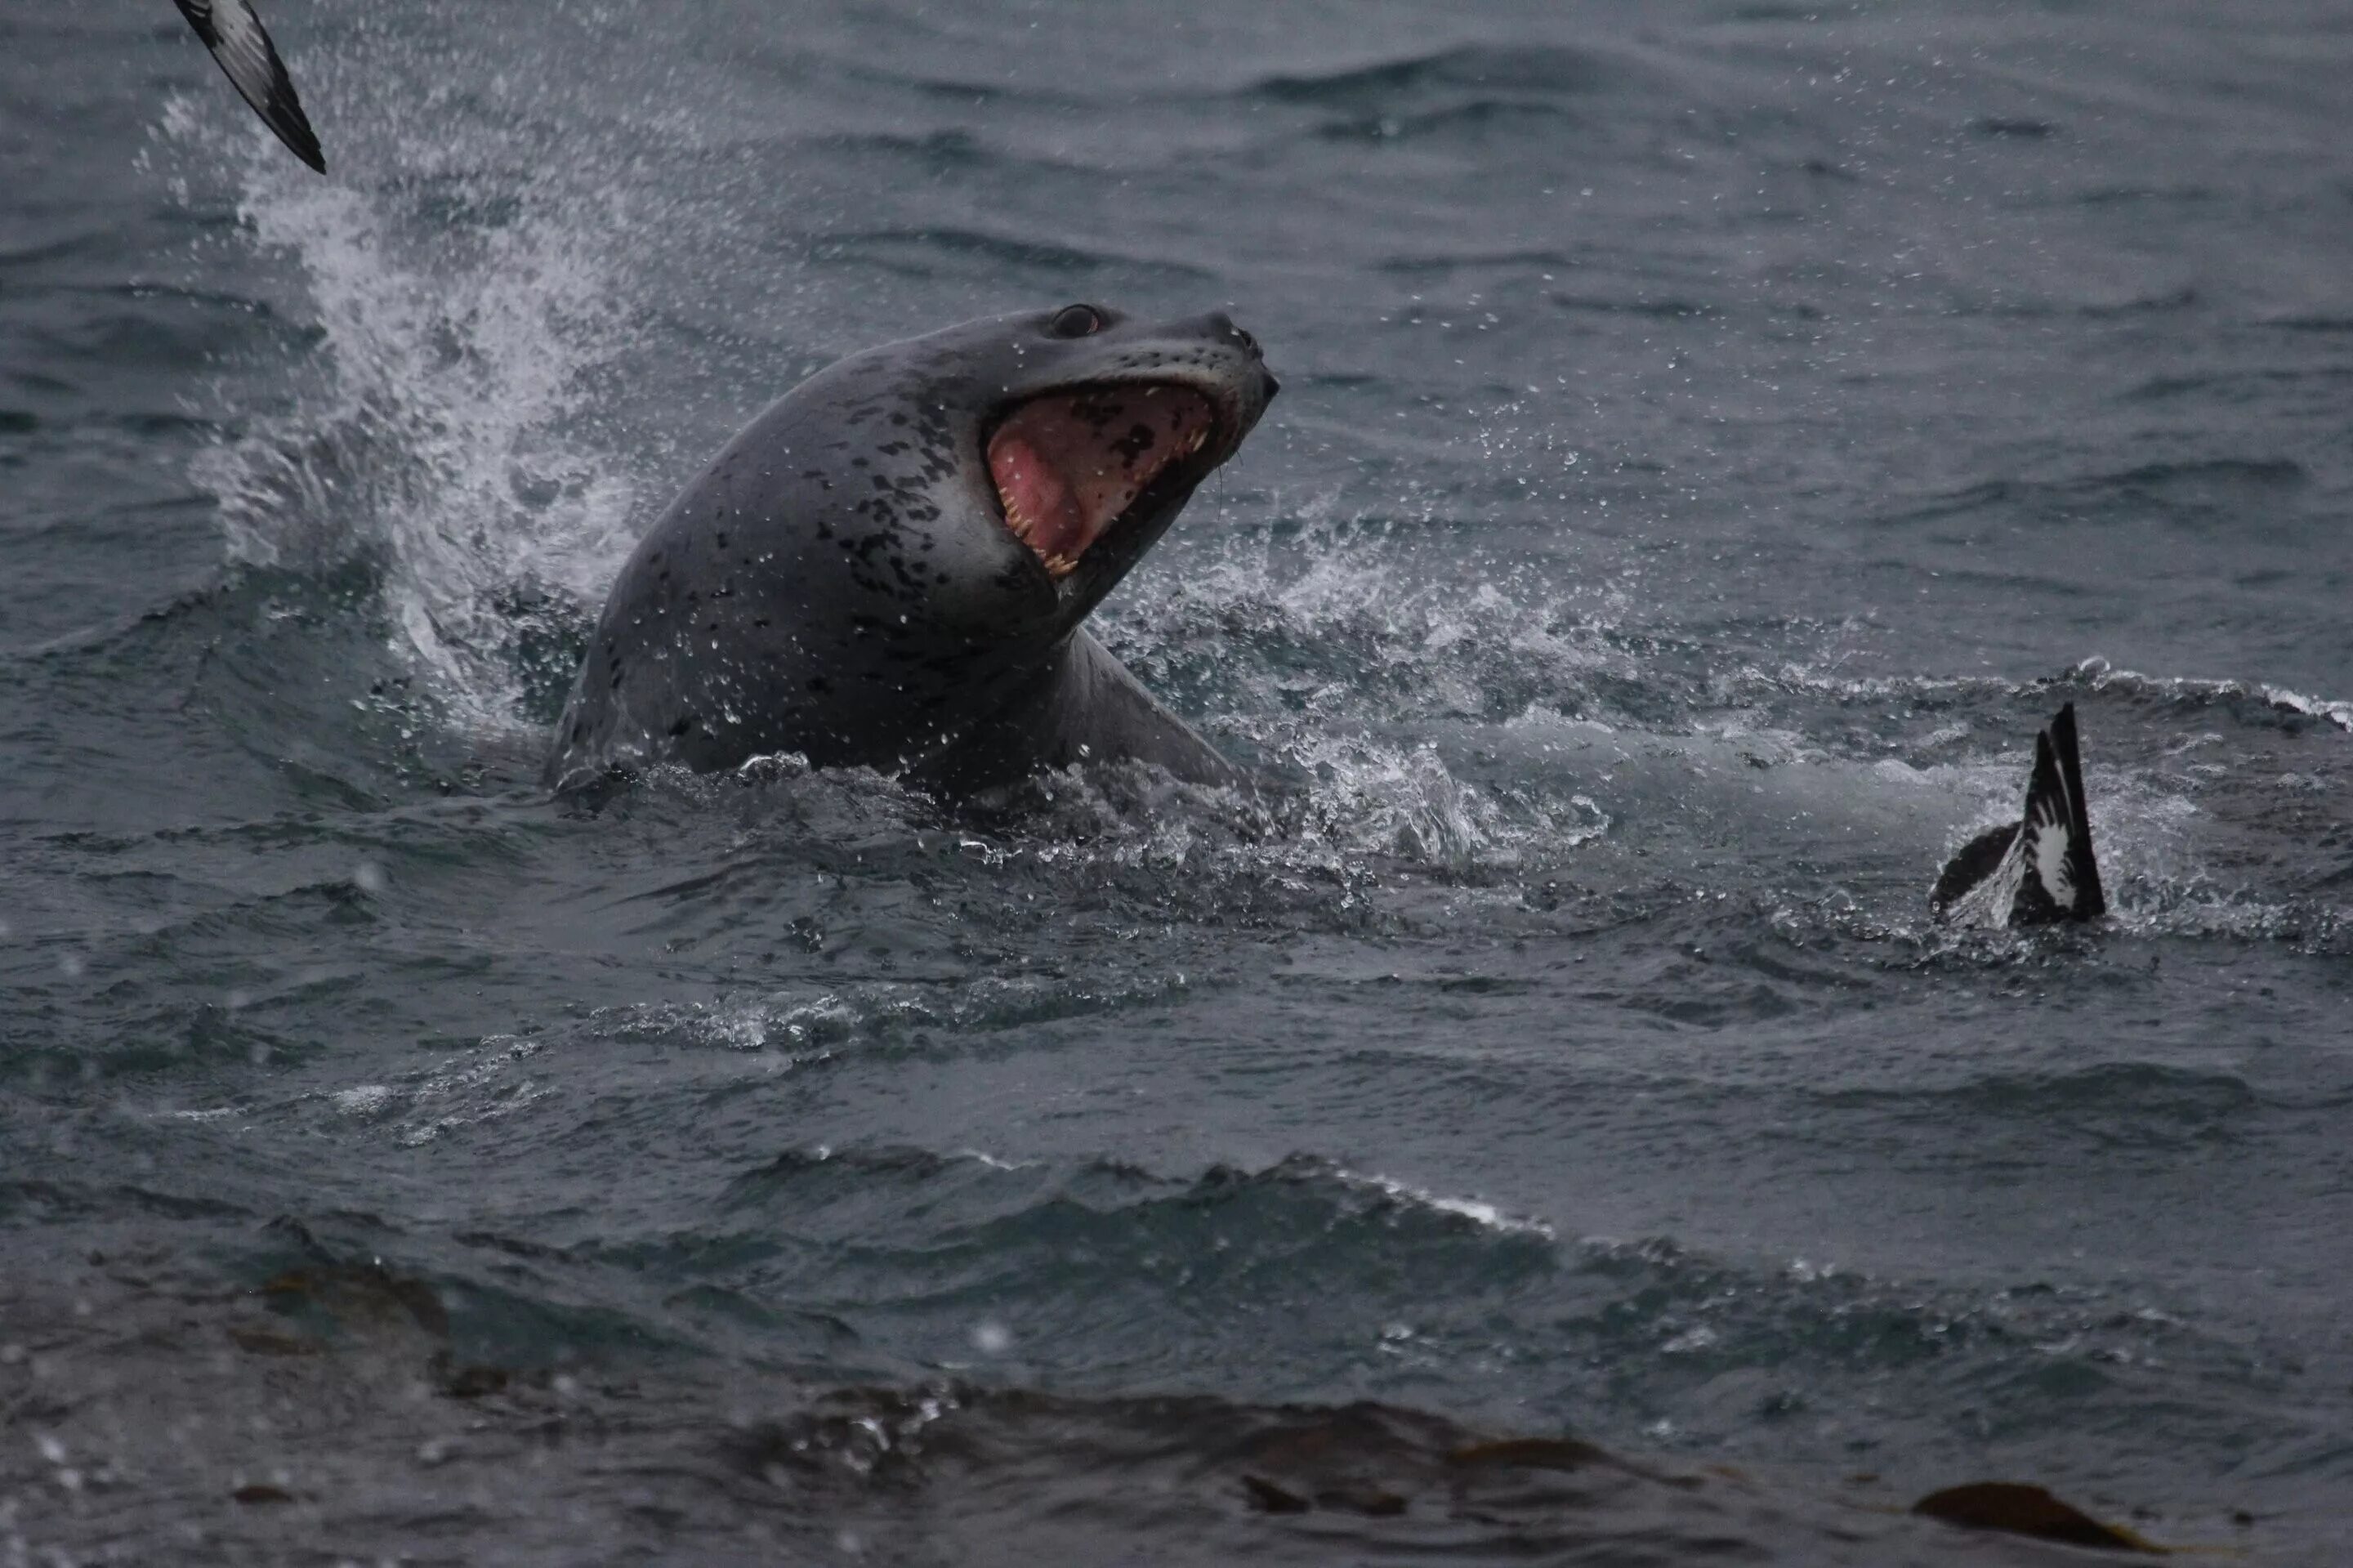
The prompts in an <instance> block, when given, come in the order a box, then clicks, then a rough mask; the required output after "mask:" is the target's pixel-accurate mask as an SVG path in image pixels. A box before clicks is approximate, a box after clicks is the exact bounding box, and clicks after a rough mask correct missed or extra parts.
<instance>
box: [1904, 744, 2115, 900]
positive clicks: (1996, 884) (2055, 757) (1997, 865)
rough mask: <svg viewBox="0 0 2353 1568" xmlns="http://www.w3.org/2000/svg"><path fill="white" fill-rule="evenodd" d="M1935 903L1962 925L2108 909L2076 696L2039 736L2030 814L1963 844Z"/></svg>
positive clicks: (2028, 800)
mask: <svg viewBox="0 0 2353 1568" xmlns="http://www.w3.org/2000/svg"><path fill="white" fill-rule="evenodd" d="M1928 905H1929V907H1930V908H1931V909H1933V910H1934V911H1935V912H1936V917H1937V918H1938V919H1941V920H1947V921H1950V922H1952V923H1953V924H1955V925H1959V926H1995V927H2000V926H2047V925H2050V924H2052V923H2054V922H2056V921H2060V920H2093V919H2097V918H2098V917H2099V916H2102V915H2105V914H2106V913H2107V912H2108V901H2107V899H2106V898H2105V896H2104V895H2102V894H2101V892H2100V866H2099V863H2098V862H2097V861H2096V860H2094V858H2093V855H2092V818H2091V814H2090V813H2089V811H2088V810H2085V808H2084V768H2083V764H2082V762H2081V761H2080V760H2078V758H2077V757H2076V754H2075V705H2074V704H2073V703H2069V704H2068V705H2066V706H2065V707H2063V708H2061V709H2060V710H2059V716H2058V717H2056V718H2054V719H2052V721H2051V724H2050V727H2048V728H2046V729H2045V730H2043V731H2042V734H2040V735H2038V736H2035V737H2034V772H2033V773H2032V775H2031V776H2030V777H2029V778H2028V779H2027V781H2026V812H2025V815H2024V817H2023V818H2022V819H2021V821H2016V822H2013V823H2010V824H2009V825H2008V826H2005V827H1999V828H1993V829H1990V830H1989V831H1987V832H1982V833H1979V834H1978V836H1977V837H1976V838H1974V839H1971V840H1970V841H1969V842H1968V843H1966V844H1964V845H1962V846H1961V853H1958V854H1957V855H1955V856H1954V857H1953V858H1952V861H1951V862H1950V863H1948V864H1947V866H1946V867H1945V870H1944V874H1943V875H1941V876H1939V877H1937V878H1936V891H1935V892H1933V893H1931V894H1930V895H1928Z"/></svg>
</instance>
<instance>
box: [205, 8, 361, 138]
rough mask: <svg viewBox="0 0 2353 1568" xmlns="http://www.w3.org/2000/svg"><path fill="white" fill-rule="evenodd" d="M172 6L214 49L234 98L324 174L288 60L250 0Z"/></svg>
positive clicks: (215, 56)
mask: <svg viewBox="0 0 2353 1568" xmlns="http://www.w3.org/2000/svg"><path fill="white" fill-rule="evenodd" d="M173 4H174V5H177V6H179V8H180V15H181V16H185V17H186V18H187V19H188V26H191V27H194V28H195V30H196V37H200V38H202V39H203V40H204V41H205V48H208V49H210V50H212V52H213V58H214V59H216V60H218V61H219V62H220V68H221V70H222V71H223V72H224V73H225V74H226V75H227V77H228V79H229V85H231V86H232V87H234V88H236V89H237V95H238V96H239V97H241V98H243V99H244V100H245V101H247V102H248V103H250V104H251V105H253V111H254V112H255V113H256V114H259V115H260V116H261V118H262V121H263V122H264V123H265V124H267V125H268V126H269V128H270V129H271V130H272V131H275V132H278V139H279V140H280V142H283V143H286V145H287V146H288V147H289V148H290V149H291V150H292V152H293V154H294V155H295V156H296V157H298V158H300V159H301V160H302V161H303V162H304V163H306V164H310V165H311V167H312V168H314V169H316V170H318V171H319V172H320V173H321V174H322V175H323V174H325V173H326V172H327V158H326V154H323V153H322V152H320V150H319V138H318V136H317V134H316V133H314V132H312V131H311V122H310V121H309V120H308V119H306V118H305V117H304V116H303V113H302V101H301V99H299V98H297V97H295V96H294V79H293V78H292V77H290V76H288V75H287V74H286V62H285V61H284V60H281V59H280V58H278V47H277V46H276V45H275V44H272V43H271V42H270V41H269V33H268V32H267V31H266V30H264V28H263V27H262V26H261V18H260V17H259V16H255V15H254V14H253V6H252V5H251V4H250V0H173Z"/></svg>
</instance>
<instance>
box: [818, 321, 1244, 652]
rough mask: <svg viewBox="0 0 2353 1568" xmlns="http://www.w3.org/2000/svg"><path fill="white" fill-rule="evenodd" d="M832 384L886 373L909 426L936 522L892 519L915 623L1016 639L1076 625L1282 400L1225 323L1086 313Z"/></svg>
mask: <svg viewBox="0 0 2353 1568" xmlns="http://www.w3.org/2000/svg"><path fill="white" fill-rule="evenodd" d="M835 373H842V374H846V375H849V376H858V377H859V378H860V379H864V378H865V376H864V375H863V374H861V373H869V374H871V373H881V374H884V375H887V376H888V377H889V380H890V384H891V387H892V397H893V400H894V401H895V402H897V403H898V404H899V406H900V410H901V412H902V413H903V414H912V415H913V429H914V430H915V431H916V435H917V440H918V442H919V443H920V444H919V446H918V448H917V450H916V451H915V452H911V453H909V454H908V455H909V456H919V457H920V459H921V465H920V472H921V474H922V483H923V488H924V489H925V490H926V491H927V492H928V493H929V495H928V500H929V502H930V503H931V504H932V506H935V507H936V509H937V510H936V514H935V515H933V516H927V517H921V518H918V517H916V516H915V515H914V514H913V512H911V511H910V510H909V509H908V508H906V507H904V506H900V507H897V508H895V509H894V510H896V512H897V514H898V515H899V517H900V519H901V520H902V524H909V525H912V526H913V530H914V531H915V532H916V533H918V534H920V535H922V538H921V546H922V550H923V554H924V555H925V556H926V557H927V558H928V560H929V563H930V564H931V566H932V567H934V570H933V571H932V572H931V573H930V574H929V576H930V577H931V579H932V581H931V585H930V587H929V588H928V590H927V591H926V593H925V595H924V610H925V612H926V614H927V615H928V616H929V617H930V618H931V619H933V620H934V621H935V622H937V623H939V624H943V625H946V626H953V627H955V629H956V630H959V631H960V632H963V633H965V634H966V635H976V636H983V637H996V638H1013V639H1018V640H1020V641H1030V640H1032V639H1034V638H1037V637H1039V636H1040V635H1044V636H1047V637H1049V638H1051V637H1055V636H1059V635H1060V634H1062V633H1066V632H1068V631H1069V630H1071V628H1072V627H1075V626H1076V625H1077V624H1078V623H1079V622H1080V621H1081V620H1083V619H1084V618H1085V616H1086V614H1087V612H1088V611H1089V610H1091V609H1093V608H1094V606H1095V605H1096V604H1097V603H1098V602H1099V601H1100V600H1101V599H1103V596H1104V595H1105V594H1107V593H1109V592H1110V591H1111V589H1112V588H1113V586H1114V585H1116V584H1117V583H1118V581H1119V580H1120V578H1121V577H1124V576H1125V575H1126V574H1127V572H1128V570H1129V569H1130V568H1131V567H1134V565H1135V563H1136V562H1137V560H1139V559H1140V558H1142V556H1143V555H1144V553H1145V551H1146V550H1147V549H1149V548H1150V547H1151V546H1152V545H1153V543H1154V541H1155V540H1157V539H1158V538H1159V537H1160V535H1162V534H1163V533H1165V532H1166V530H1167V527H1168V525H1169V524H1171V523H1172V522H1174V521H1175V520H1176V514H1177V513H1178V512H1180V511H1182V510H1183V509H1184V505H1185V503H1186V502H1187V500H1188V499H1189V498H1190V497H1191V495H1192V493H1193V491H1194V489H1195V487H1196V486H1198V484H1199V483H1200V482H1201V481H1202V480H1203V479H1205V478H1206V477H1208V474H1209V472H1210V471H1212V470H1214V469H1215V468H1217V467H1218V466H1219V464H1220V463H1223V462H1224V461H1227V460H1228V459H1229V458H1230V457H1232V456H1233V455H1234V453H1235V452H1236V451H1238V450H1240V447H1241V443H1242V439H1243V438H1244V437H1245V436H1247V435H1248V434H1249V433H1250V429H1251V427H1252V426H1254V425H1256V424H1257V423H1258V419H1259V416H1260V415H1261V414H1262V413H1264V412H1265V410H1266V405H1267V400H1268V399H1269V398H1271V397H1273V396H1274V394H1275V391H1276V389H1277V384H1276V382H1275V379H1274V377H1273V376H1271V375H1270V374H1269V373H1268V371H1267V368H1266V364H1265V361H1264V359H1263V357H1262V356H1261V354H1260V351H1259V345H1258V343H1257V340H1255V339H1254V338H1252V337H1251V336H1250V334H1248V333H1247V332H1244V331H1243V330H1242V329H1241V328H1240V327H1238V326H1236V325H1235V324H1234V323H1233V322H1232V321H1230V320H1229V318H1227V317H1226V316H1225V315H1224V314H1222V313H1210V314H1208V315H1202V316H1194V317H1189V318H1187V319H1184V320H1179V321H1174V322H1162V323H1140V322H1136V321H1134V320H1133V319H1131V318H1129V317H1127V316H1125V315H1123V314H1122V313H1119V312H1117V311H1113V310H1111V309H1108V308H1106V307H1103V306H1101V305H1092V304H1071V305H1063V306H1060V307H1059V308H1056V309H1053V310H1046V311H1039V312H1037V313H1029V314H1023V315H1016V316H999V317H994V318H991V319H988V320H986V321H977V322H971V323H965V325H963V326H958V327H951V328H949V329H948V330H946V331H945V332H940V333H934V334H931V335H930V336H928V337H922V338H916V339H913V340H911V341H909V342H906V343H903V344H889V345H886V346H884V347H882V348H879V349H875V350H872V351H871V353H869V354H865V355H858V356H856V357H855V358H853V359H850V360H847V361H844V362H843V364H842V365H841V366H837V367H836V372H833V373H828V375H831V374H835ZM884 450H888V448H887V447H886V448H885V449H884ZM930 509H931V507H929V506H927V507H923V508H920V509H918V510H923V511H929V510H930Z"/></svg>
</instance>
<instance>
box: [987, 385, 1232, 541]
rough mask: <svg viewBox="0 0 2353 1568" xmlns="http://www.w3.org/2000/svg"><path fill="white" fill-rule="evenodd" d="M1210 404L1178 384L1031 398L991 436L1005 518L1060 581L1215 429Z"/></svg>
mask: <svg viewBox="0 0 2353 1568" xmlns="http://www.w3.org/2000/svg"><path fill="white" fill-rule="evenodd" d="M1216 424H1217V417H1216V414H1215V413H1214V412H1213V411H1212V410H1211V408H1210V407H1209V400H1208V398H1206V397H1202V396H1201V395H1200V394H1199V393H1198V392H1194V391H1191V390H1189V389H1187V388H1186V387H1166V386H1157V387H1089V388H1087V389H1086V390H1084V391H1081V392H1071V393H1056V394H1053V395H1051V396H1049V397H1037V398H1032V399H1031V400H1030V401H1029V402H1027V403H1024V404H1022V405H1021V407H1020V408H1017V409H1015V410H1014V411H1013V413H1012V414H1011V415H1010V416H1008V418H1007V419H1006V421H1005V423H1003V424H1002V425H999V426H998V427H997V433H996V434H995V435H994V436H992V437H990V438H989V442H988V473H989V477H990V478H991V479H993V480H995V481H996V482H997V499H998V500H999V501H1001V502H1002V503H1004V506H1005V521H1006V524H1007V525H1008V526H1009V527H1010V528H1011V529H1012V530H1013V532H1014V534H1015V535H1017V536H1018V538H1019V539H1020V540H1021V542H1022V543H1024V544H1026V545H1028V546H1029V547H1030V548H1031V549H1032V550H1035V551H1036V552H1037V553H1038V556H1039V559H1040V560H1042V561H1044V562H1045V563H1046V569H1047V570H1048V571H1050V572H1051V573H1052V574H1053V575H1054V576H1056V577H1062V576H1065V575H1066V574H1068V573H1069V572H1070V571H1071V569H1072V568H1074V567H1077V565H1078V564H1079V557H1080V556H1083V555H1085V554H1086V552H1087V548H1088V546H1092V544H1093V543H1094V542H1095V541H1096V540H1097V539H1100V538H1102V537H1103V531H1104V530H1105V529H1107V528H1109V527H1110V526H1111V525H1112V524H1113V523H1114V522H1115V521H1117V520H1118V518H1119V515H1120V514H1121V513H1123V512H1125V511H1126V510H1127V509H1128V508H1129V507H1130V506H1133V505H1134V503H1135V498H1136V497H1137V496H1138V495H1140V494H1142V493H1143V492H1144V487H1145V485H1147V484H1150V483H1151V482H1153V480H1155V478H1157V477H1159V474H1160V471H1161V470H1163V469H1165V468H1166V467H1167V466H1168V464H1169V463H1170V462H1172V461H1175V460H1176V459H1177V458H1180V457H1185V456H1188V455H1190V454H1191V453H1194V452H1197V451H1199V450H1201V446H1202V443H1204V442H1205V441H1207V440H1208V439H1209V432H1210V431H1211V430H1212V429H1215V428H1216Z"/></svg>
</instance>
